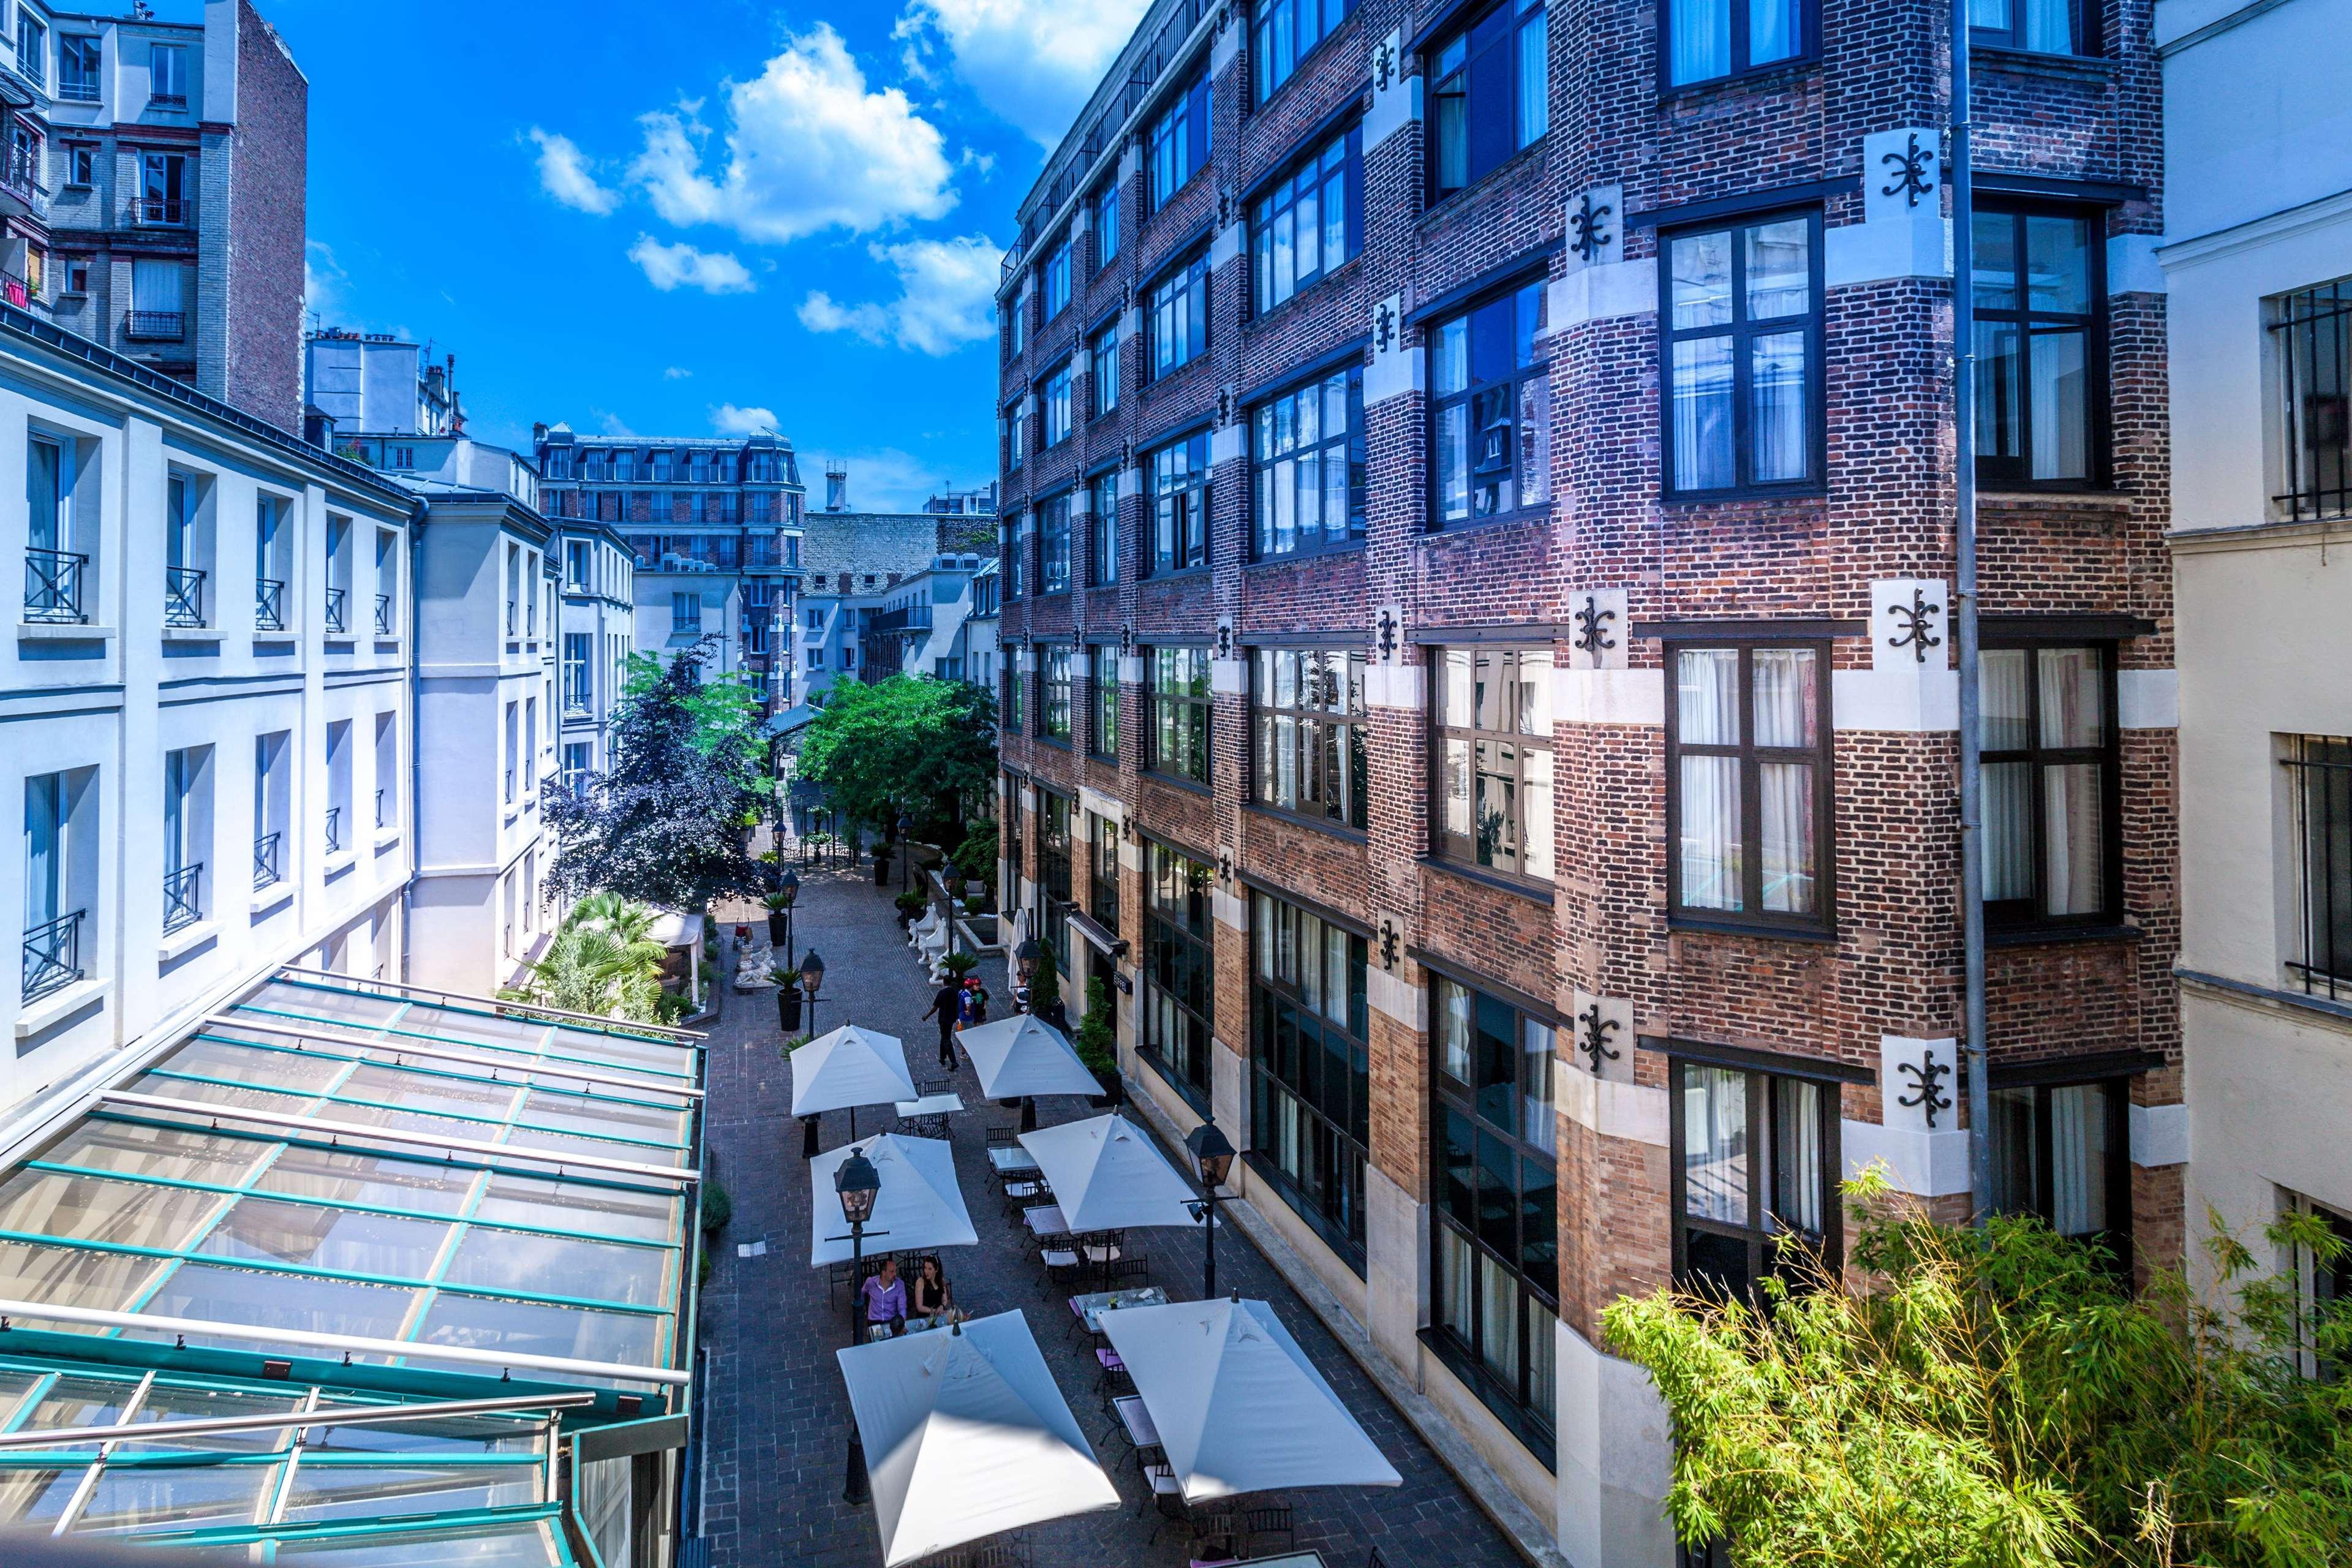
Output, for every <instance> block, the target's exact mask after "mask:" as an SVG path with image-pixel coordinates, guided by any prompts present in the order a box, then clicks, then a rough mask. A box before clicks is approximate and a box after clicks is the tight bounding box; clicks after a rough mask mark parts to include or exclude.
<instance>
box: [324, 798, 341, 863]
mask: <svg viewBox="0 0 2352 1568" xmlns="http://www.w3.org/2000/svg"><path fill="white" fill-rule="evenodd" d="M342 848H343V808H342V807H341V806H340V805H331V806H329V807H327V853H328V854H330V855H340V854H341V853H342Z"/></svg>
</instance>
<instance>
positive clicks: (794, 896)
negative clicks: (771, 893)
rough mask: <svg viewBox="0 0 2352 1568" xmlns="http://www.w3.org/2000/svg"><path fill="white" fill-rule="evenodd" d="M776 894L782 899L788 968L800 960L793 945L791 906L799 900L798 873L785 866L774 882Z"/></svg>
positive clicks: (799, 881)
mask: <svg viewBox="0 0 2352 1568" xmlns="http://www.w3.org/2000/svg"><path fill="white" fill-rule="evenodd" d="M776 894H777V896H778V897H779V898H781V899H782V900H784V967H785V968H786V969H790V968H792V967H793V965H794V964H795V963H799V962H800V960H799V958H798V956H797V954H798V952H799V950H798V949H796V948H794V947H793V905H794V904H795V903H798V902H799V901H800V896H801V877H800V873H799V872H797V871H795V870H793V869H792V868H790V867H786V868H785V869H784V878H783V880H782V881H781V882H778V883H777V884H776Z"/></svg>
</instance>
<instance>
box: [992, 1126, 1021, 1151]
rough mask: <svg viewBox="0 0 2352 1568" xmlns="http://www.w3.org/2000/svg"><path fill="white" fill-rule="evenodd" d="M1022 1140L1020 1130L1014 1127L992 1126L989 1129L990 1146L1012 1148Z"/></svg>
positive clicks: (993, 1147)
mask: <svg viewBox="0 0 2352 1568" xmlns="http://www.w3.org/2000/svg"><path fill="white" fill-rule="evenodd" d="M1020 1142H1021V1133H1020V1130H1019V1129H1017V1128H1013V1127H992V1128H990V1129H989V1130H988V1147H989V1148H991V1149H1012V1148H1015V1147H1017V1146H1019V1144H1020Z"/></svg>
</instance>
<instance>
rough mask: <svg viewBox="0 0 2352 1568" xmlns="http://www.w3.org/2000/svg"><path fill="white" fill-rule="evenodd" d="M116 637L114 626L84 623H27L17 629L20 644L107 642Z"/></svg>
mask: <svg viewBox="0 0 2352 1568" xmlns="http://www.w3.org/2000/svg"><path fill="white" fill-rule="evenodd" d="M113 636H114V628H113V627H112V626H94V625H89V624H87V623H84V622H79V621H77V622H68V623H64V624H59V623H55V622H50V621H26V622H24V623H23V624H22V625H20V626H17V628H16V640H17V641H18V642H106V641H109V640H110V639H111V638H112V637H113Z"/></svg>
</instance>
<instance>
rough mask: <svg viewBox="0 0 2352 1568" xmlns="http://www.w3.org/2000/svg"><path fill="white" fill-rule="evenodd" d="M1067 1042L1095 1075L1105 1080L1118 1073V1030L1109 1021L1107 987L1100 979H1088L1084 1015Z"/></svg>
mask: <svg viewBox="0 0 2352 1568" xmlns="http://www.w3.org/2000/svg"><path fill="white" fill-rule="evenodd" d="M1070 1044H1071V1046H1072V1047H1075V1048H1076V1051H1077V1053H1078V1060H1080V1061H1082V1062H1084V1063H1086V1064H1087V1071H1088V1072H1091V1073H1093V1074H1094V1075H1095V1076H1096V1077H1097V1078H1100V1079H1108V1078H1111V1077H1114V1076H1115V1075H1116V1074H1117V1073H1118V1030H1117V1029H1116V1028H1114V1027H1112V1026H1111V1021H1110V987H1109V986H1108V985H1105V984H1103V983H1102V982H1101V981H1099V980H1089V981H1087V1016H1085V1017H1084V1018H1082V1019H1080V1020H1079V1021H1078V1032H1077V1034H1076V1037H1074V1038H1073V1039H1072V1040H1071V1041H1070Z"/></svg>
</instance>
